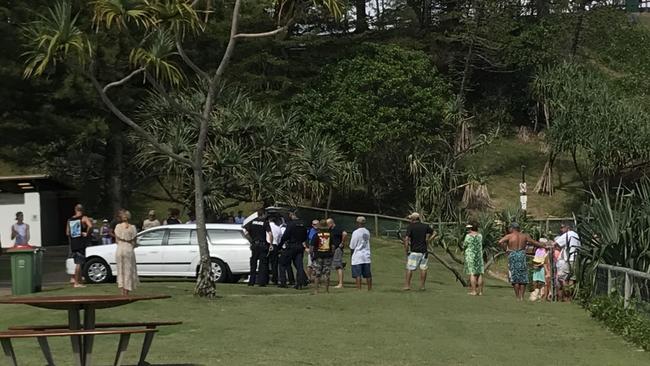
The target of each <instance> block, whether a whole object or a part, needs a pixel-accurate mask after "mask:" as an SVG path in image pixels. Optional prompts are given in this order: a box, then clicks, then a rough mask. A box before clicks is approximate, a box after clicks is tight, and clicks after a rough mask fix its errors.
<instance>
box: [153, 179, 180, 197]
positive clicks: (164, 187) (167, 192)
mask: <svg viewBox="0 0 650 366" xmlns="http://www.w3.org/2000/svg"><path fill="white" fill-rule="evenodd" d="M156 182H158V185H159V186H160V188H162V190H163V191H164V192H165V194H166V195H167V197H169V199H170V200H171V201H173V202H181V201H180V200H179V199H178V198H176V197H174V195H173V194H172V193H171V192H170V191H169V189H167V187H166V186H165V184H164V183H163V181H162V179H160V176H159V175H157V176H156Z"/></svg>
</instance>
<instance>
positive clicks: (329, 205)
mask: <svg viewBox="0 0 650 366" xmlns="http://www.w3.org/2000/svg"><path fill="white" fill-rule="evenodd" d="M333 191H334V188H332V186H330V189H329V193H328V194H327V207H325V216H327V217H329V214H330V213H329V212H330V207H331V206H332V193H333Z"/></svg>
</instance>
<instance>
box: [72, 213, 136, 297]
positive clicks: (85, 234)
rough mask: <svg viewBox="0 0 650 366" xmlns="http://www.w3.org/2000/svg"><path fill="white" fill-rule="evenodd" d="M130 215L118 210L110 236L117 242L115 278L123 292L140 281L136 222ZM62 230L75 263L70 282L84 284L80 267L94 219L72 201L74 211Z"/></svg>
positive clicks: (132, 287)
mask: <svg viewBox="0 0 650 366" xmlns="http://www.w3.org/2000/svg"><path fill="white" fill-rule="evenodd" d="M130 219H131V213H130V212H129V211H127V210H124V209H122V210H119V211H118V213H117V214H116V223H115V225H114V226H112V227H111V231H110V235H111V237H112V238H114V239H115V242H116V244H117V248H116V251H115V265H116V267H117V273H116V279H117V287H118V289H119V290H120V293H121V294H122V295H128V294H129V292H130V291H133V290H134V289H135V288H136V287H137V286H138V284H139V279H138V271H137V268H136V260H135V252H134V251H133V250H134V248H135V245H136V241H135V237H136V234H137V232H138V231H137V229H136V227H135V225H133V224H131V223H130V222H129V220H130ZM65 232H66V235H67V236H68V240H69V243H70V256H71V257H72V259H73V261H74V264H75V273H74V275H73V276H72V277H71V279H70V282H71V283H72V286H73V287H76V288H78V287H85V286H84V285H83V282H82V280H81V269H82V267H83V265H84V263H85V262H86V248H87V247H88V246H89V244H90V238H91V236H92V233H93V222H92V220H91V219H90V218H89V217H88V216H86V214H85V213H84V208H83V206H82V205H81V204H77V205H75V207H74V214H73V215H72V217H70V218H69V219H68V220H67V222H66V227H65Z"/></svg>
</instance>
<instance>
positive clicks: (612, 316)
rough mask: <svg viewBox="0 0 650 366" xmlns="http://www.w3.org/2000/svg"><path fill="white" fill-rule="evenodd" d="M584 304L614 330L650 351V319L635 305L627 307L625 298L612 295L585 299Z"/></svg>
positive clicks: (593, 314)
mask: <svg viewBox="0 0 650 366" xmlns="http://www.w3.org/2000/svg"><path fill="white" fill-rule="evenodd" d="M583 306H584V307H585V309H587V310H588V311H589V312H590V313H591V316H592V317H594V318H596V319H598V320H600V321H601V322H603V323H604V324H605V326H607V328H609V329H610V330H611V331H612V332H614V333H616V334H619V335H621V336H623V338H625V339H626V340H627V341H629V342H631V343H633V344H635V345H637V346H639V347H641V348H643V349H644V350H646V351H650V319H649V318H648V317H645V316H643V315H641V314H639V313H638V312H637V311H636V310H635V309H634V305H632V306H630V307H629V308H627V309H626V308H625V306H624V302H623V298H622V297H620V296H618V295H612V296H610V297H598V298H595V299H588V300H583Z"/></svg>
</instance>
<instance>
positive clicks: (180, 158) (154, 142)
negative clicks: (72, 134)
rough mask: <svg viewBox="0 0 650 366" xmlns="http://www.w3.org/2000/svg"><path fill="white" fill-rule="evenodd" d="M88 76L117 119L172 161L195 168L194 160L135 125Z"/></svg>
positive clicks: (95, 81)
mask: <svg viewBox="0 0 650 366" xmlns="http://www.w3.org/2000/svg"><path fill="white" fill-rule="evenodd" d="M85 74H86V76H87V77H88V78H89V79H90V81H91V82H92V84H93V86H94V87H95V89H96V90H97V92H98V93H99V96H100V97H101V99H102V102H104V105H106V107H108V109H109V110H110V111H111V112H112V113H113V114H114V115H115V116H116V117H117V118H119V119H120V121H122V122H124V123H125V124H126V125H127V126H129V127H131V128H132V129H133V130H134V131H135V132H136V133H138V134H139V135H140V136H142V137H143V138H144V139H145V140H147V141H148V142H149V143H150V144H151V146H153V147H154V148H155V149H156V150H158V151H160V152H161V153H163V154H165V155H167V156H169V157H170V158H172V159H175V160H177V161H179V162H181V163H184V164H188V165H190V166H193V164H192V160H190V159H188V158H187V157H184V156H181V155H179V154H176V153H174V152H173V151H171V150H169V148H167V147H166V146H164V145H163V144H161V143H160V142H159V141H157V140H156V139H155V138H154V137H153V136H152V135H151V134H150V133H149V132H147V131H146V130H145V129H144V128H142V126H140V125H138V124H137V123H135V122H134V121H133V120H132V119H130V118H129V117H127V116H126V115H125V114H124V113H122V111H121V110H120V109H119V108H117V107H116V106H115V104H113V101H112V100H111V98H109V97H108V95H107V94H106V92H104V89H103V88H102V86H101V85H100V84H99V81H97V78H96V77H95V75H93V74H92V73H91V72H85Z"/></svg>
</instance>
